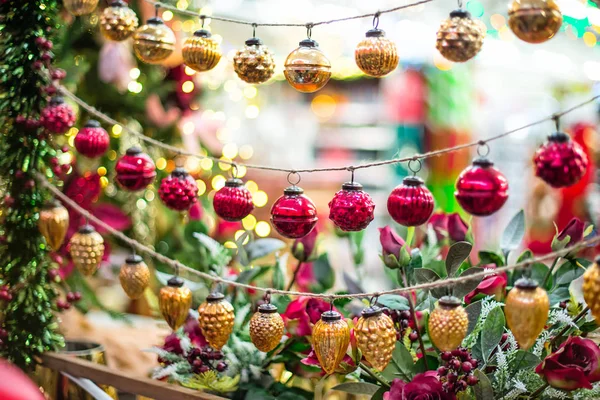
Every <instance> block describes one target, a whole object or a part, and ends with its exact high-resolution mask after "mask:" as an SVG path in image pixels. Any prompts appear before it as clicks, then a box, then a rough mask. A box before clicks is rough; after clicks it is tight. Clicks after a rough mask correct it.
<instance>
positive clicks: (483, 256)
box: [479, 251, 504, 267]
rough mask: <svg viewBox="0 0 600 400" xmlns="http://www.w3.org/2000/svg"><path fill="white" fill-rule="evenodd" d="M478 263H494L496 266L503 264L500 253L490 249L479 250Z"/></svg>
mask: <svg viewBox="0 0 600 400" xmlns="http://www.w3.org/2000/svg"><path fill="white" fill-rule="evenodd" d="M479 264H480V265H487V264H496V266H497V267H502V266H504V258H502V256H501V255H500V254H497V253H494V252H491V251H480V252H479Z"/></svg>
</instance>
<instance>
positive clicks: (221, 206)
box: [213, 178, 254, 221]
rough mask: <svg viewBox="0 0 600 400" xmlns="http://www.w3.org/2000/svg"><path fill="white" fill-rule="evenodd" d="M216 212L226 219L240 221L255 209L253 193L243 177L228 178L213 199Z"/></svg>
mask: <svg viewBox="0 0 600 400" xmlns="http://www.w3.org/2000/svg"><path fill="white" fill-rule="evenodd" d="M213 207H214V208H215V213H217V215H218V216H219V217H221V218H223V219H224V220H226V221H239V220H241V219H244V218H245V217H246V216H248V214H250V213H251V212H252V210H254V203H253V202H252V193H250V191H249V190H248V188H246V186H245V185H244V182H242V180H241V179H237V178H232V179H228V180H227V182H225V186H223V187H222V188H221V189H219V191H218V192H217V193H216V194H215V197H214V199H213Z"/></svg>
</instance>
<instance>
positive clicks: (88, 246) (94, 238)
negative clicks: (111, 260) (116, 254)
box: [69, 225, 104, 276]
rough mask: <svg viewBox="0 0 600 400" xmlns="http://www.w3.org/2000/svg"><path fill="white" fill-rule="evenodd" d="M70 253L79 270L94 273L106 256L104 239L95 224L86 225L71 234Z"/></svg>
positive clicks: (84, 272)
mask: <svg viewBox="0 0 600 400" xmlns="http://www.w3.org/2000/svg"><path fill="white" fill-rule="evenodd" d="M69 253H70V254H71V258H72V259H73V264H75V267H77V269H78V270H79V272H81V273H82V274H83V275H86V276H91V275H94V273H95V272H96V271H97V270H98V267H99V266H100V263H101V262H102V256H104V239H103V238H102V236H101V235H100V234H99V233H98V232H96V230H95V229H94V227H93V226H91V225H84V226H82V227H81V228H79V231H77V233H75V234H74V235H73V236H71V240H70V242H69Z"/></svg>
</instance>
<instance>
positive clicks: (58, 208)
mask: <svg viewBox="0 0 600 400" xmlns="http://www.w3.org/2000/svg"><path fill="white" fill-rule="evenodd" d="M38 229H39V230H40V233H41V234H42V236H43V237H44V239H46V243H47V244H48V246H49V247H50V249H52V251H58V250H59V249H60V246H62V244H63V241H64V240H65V236H66V235H67V230H68V229H69V211H67V209H66V208H65V207H63V206H62V204H60V203H59V202H58V201H56V200H54V201H51V202H49V203H48V204H46V205H45V206H44V208H42V209H41V210H40V219H39V220H38Z"/></svg>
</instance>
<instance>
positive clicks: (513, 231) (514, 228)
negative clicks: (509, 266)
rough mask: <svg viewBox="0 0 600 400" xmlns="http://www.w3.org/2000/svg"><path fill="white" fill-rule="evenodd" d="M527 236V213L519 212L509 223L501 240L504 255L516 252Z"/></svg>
mask: <svg viewBox="0 0 600 400" xmlns="http://www.w3.org/2000/svg"><path fill="white" fill-rule="evenodd" d="M524 235H525V213H524V212H523V210H521V211H519V212H518V213H517V214H516V215H515V216H514V217H512V219H511V220H510V222H509V223H508V225H507V226H506V229H504V232H502V238H501V239H500V248H501V249H502V252H503V253H504V254H508V253H509V252H511V251H512V250H515V249H516V248H517V247H519V245H520V244H521V241H522V240H523V236H524Z"/></svg>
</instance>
